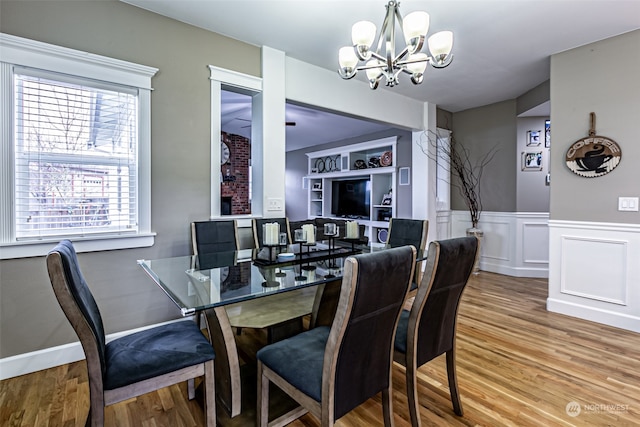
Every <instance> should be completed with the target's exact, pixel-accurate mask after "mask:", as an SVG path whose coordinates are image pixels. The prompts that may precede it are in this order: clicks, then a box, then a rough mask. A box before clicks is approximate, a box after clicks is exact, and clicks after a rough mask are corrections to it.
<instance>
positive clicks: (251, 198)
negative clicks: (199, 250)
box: [209, 65, 263, 217]
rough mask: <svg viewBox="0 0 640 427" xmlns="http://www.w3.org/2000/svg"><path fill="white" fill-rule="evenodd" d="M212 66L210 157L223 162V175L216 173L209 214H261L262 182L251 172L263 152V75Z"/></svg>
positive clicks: (259, 161) (221, 164) (221, 172)
mask: <svg viewBox="0 0 640 427" xmlns="http://www.w3.org/2000/svg"><path fill="white" fill-rule="evenodd" d="M209 69H210V71H211V77H210V80H211V135H212V140H211V163H212V164H219V165H220V174H219V178H218V177H216V176H212V182H211V216H212V217H219V216H225V215H233V216H249V215H256V214H260V213H261V211H262V208H261V205H260V204H259V203H260V202H261V200H262V188H260V187H258V186H256V183H255V182H254V180H253V176H254V171H255V167H256V165H259V164H261V162H262V157H263V152H262V146H263V144H262V134H261V131H262V125H261V122H262V115H261V102H262V93H261V91H262V81H261V79H260V78H258V77H253V76H248V75H245V74H240V73H236V72H234V71H229V70H224V69H221V68H217V67H214V66H211V65H210V66H209ZM218 156H219V157H218ZM212 170H213V171H214V173H216V172H217V171H216V169H215V168H212ZM218 180H219V181H218ZM216 181H217V182H216ZM218 183H219V184H218Z"/></svg>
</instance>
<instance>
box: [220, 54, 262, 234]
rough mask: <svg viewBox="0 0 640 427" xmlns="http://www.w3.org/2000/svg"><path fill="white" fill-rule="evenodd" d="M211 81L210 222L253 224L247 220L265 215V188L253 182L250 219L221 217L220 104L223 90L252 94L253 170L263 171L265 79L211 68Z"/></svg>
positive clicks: (244, 217)
mask: <svg viewBox="0 0 640 427" xmlns="http://www.w3.org/2000/svg"><path fill="white" fill-rule="evenodd" d="M209 72H210V75H209V80H210V81H211V174H210V175H211V184H210V185H211V214H210V215H211V219H221V218H222V219H231V218H235V219H239V220H240V222H239V223H238V224H239V226H241V227H244V226H246V225H247V224H250V223H251V221H250V220H249V219H248V218H251V217H260V216H261V215H262V204H261V203H260V202H259V201H261V200H262V188H261V187H259V186H257V185H256V183H255V182H254V180H253V179H252V180H251V186H252V187H251V190H250V191H251V192H252V195H251V214H250V215H224V216H222V215H220V208H221V206H220V205H221V200H220V196H221V190H220V182H221V175H220V135H221V132H222V118H221V115H220V104H221V102H222V101H221V98H222V94H221V92H222V90H223V86H233V87H237V88H239V89H242V90H246V91H248V92H253V93H254V94H255V95H254V96H253V97H252V98H253V108H252V118H251V123H252V127H251V159H252V172H254V171H253V168H256V167H259V166H260V167H261V165H262V157H263V149H262V78H260V77H255V76H251V75H248V74H243V73H239V72H237V71H232V70H226V69H224V68H219V67H215V66H213V65H209Z"/></svg>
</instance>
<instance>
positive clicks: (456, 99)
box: [123, 0, 640, 145]
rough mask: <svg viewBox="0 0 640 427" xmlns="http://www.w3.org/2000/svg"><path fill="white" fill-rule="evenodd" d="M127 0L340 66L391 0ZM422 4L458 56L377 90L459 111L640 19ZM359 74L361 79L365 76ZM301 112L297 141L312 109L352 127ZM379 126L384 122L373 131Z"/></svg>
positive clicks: (590, 11)
mask: <svg viewBox="0 0 640 427" xmlns="http://www.w3.org/2000/svg"><path fill="white" fill-rule="evenodd" d="M123 1H126V2H127V3H130V4H132V5H135V6H139V7H141V8H144V9H148V10H150V11H153V12H156V13H159V14H161V15H165V16H168V17H171V18H174V19H177V20H179V21H183V22H186V23H189V24H192V25H195V26H198V27H202V28H205V29H208V30H211V31H213V32H216V33H219V34H223V35H226V36H229V37H232V38H234V39H238V40H241V41H244V42H247V43H250V44H253V45H256V46H262V45H266V46H270V47H272V48H274V49H278V50H281V51H284V52H286V54H287V56H289V57H293V58H296V59H299V60H302V61H305V62H308V63H311V64H314V65H317V66H320V67H323V68H327V69H330V70H337V67H338V64H337V52H338V49H339V48H340V47H342V46H345V45H349V44H351V26H352V25H353V23H355V22H356V21H359V20H369V21H371V22H373V23H375V24H376V26H377V27H378V30H379V29H380V26H381V24H382V20H383V18H384V14H385V5H386V0H340V1H339V0H234V1H230V0H225V1H222V0H123ZM414 10H424V11H426V12H428V13H429V14H430V16H431V26H430V30H429V33H428V34H429V35H430V34H433V33H434V32H437V31H440V30H445V29H447V30H452V31H453V32H454V46H453V54H454V60H453V62H452V64H451V65H450V66H449V67H447V68H444V69H434V68H429V69H427V72H426V74H425V80H424V82H423V83H422V84H421V85H418V86H415V85H413V84H412V83H411V82H410V81H409V79H408V76H401V83H400V85H399V86H396V87H394V88H386V87H383V86H381V88H379V89H377V90H393V91H396V92H398V93H401V94H403V95H405V96H408V97H411V98H415V99H419V100H421V101H425V102H430V103H435V104H437V105H438V106H439V107H440V108H443V109H445V110H448V111H451V112H457V111H462V110H466V109H469V108H474V107H479V106H483V105H488V104H492V103H495V102H499V101H504V100H507V99H514V98H516V97H518V96H520V95H522V94H523V93H525V92H527V91H528V90H530V89H532V88H534V87H535V86H537V85H539V84H540V83H542V82H544V81H546V80H547V79H549V66H550V60H549V58H550V55H552V54H555V53H558V52H562V51H565V50H568V49H572V48H574V47H578V46H582V45H585V44H588V43H592V42H594V41H597V40H602V39H605V38H608V37H612V36H615V35H618V34H622V33H625V32H628V31H632V30H635V29H638V28H640V0H431V1H424V0H402V1H401V2H400V12H401V14H402V15H403V16H405V15H406V14H407V13H409V12H411V11H414ZM611 66H612V67H613V66H615V64H611ZM359 74H360V75H358V76H357V77H356V78H360V79H363V77H364V76H362V75H361V74H363V73H359ZM336 78H340V77H338V75H337V73H336ZM363 80H364V79H363ZM289 109H290V107H288V108H287V114H288V115H293V112H291V114H290V111H289ZM297 114H299V115H300V118H299V119H297V120H294V119H292V118H289V117H287V120H292V121H296V122H297V126H295V127H293V126H290V127H288V128H287V145H289V142H290V141H289V133H290V131H291V130H293V129H295V130H296V131H302V130H301V129H302V127H303V126H305V123H304V122H306V121H305V120H303V116H304V115H305V114H306V116H308V117H310V116H314V117H313V119H312V121H311V122H310V123H315V124H318V125H319V127H320V129H321V130H322V131H323V132H326V131H327V130H328V129H332V128H335V129H341V128H342V127H343V126H347V124H346V123H343V124H341V125H340V126H337V125H336V126H331V127H327V126H324V125H322V123H319V120H320V119H321V117H322V114H321V113H319V112H316V114H315V115H314V114H313V110H307V109H304V110H301V111H298V112H297ZM356 122H357V121H356ZM368 125H369V124H368ZM376 126H377V127H381V126H380V125H375V126H374V128H372V129H373V130H372V131H375V130H377V129H375V127H376ZM367 130H369V129H367ZM310 132H314V131H313V130H310ZM365 133H370V132H368V131H366V132H363V133H362V134H365ZM316 134H317V132H315V133H306V135H307V137H309V135H316ZM325 136H326V135H325ZM337 139H342V138H337ZM337 139H332V140H337ZM325 142H326V141H325Z"/></svg>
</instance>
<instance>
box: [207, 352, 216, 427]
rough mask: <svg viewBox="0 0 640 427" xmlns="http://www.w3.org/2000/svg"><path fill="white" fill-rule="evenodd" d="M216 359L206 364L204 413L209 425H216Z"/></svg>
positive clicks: (212, 426) (209, 426)
mask: <svg viewBox="0 0 640 427" xmlns="http://www.w3.org/2000/svg"><path fill="white" fill-rule="evenodd" d="M215 384H216V382H215V368H214V361H213V360H210V361H208V362H205V364H204V411H205V412H204V415H205V419H206V423H207V427H216V386H215Z"/></svg>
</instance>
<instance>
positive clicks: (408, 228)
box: [385, 218, 429, 290]
mask: <svg viewBox="0 0 640 427" xmlns="http://www.w3.org/2000/svg"><path fill="white" fill-rule="evenodd" d="M428 233H429V221H427V220H426V219H425V220H423V219H405V218H391V219H390V220H389V234H388V235H387V242H386V244H385V246H386V247H387V248H395V247H398V246H404V245H413V246H414V247H415V248H416V249H417V250H418V252H419V253H422V252H424V249H425V248H426V246H427V234H428ZM422 269H423V263H422V262H419V263H418V264H417V265H416V271H415V273H414V278H413V282H412V283H411V289H412V290H413V289H415V288H416V287H417V286H418V284H419V283H420V281H421V280H422Z"/></svg>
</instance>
